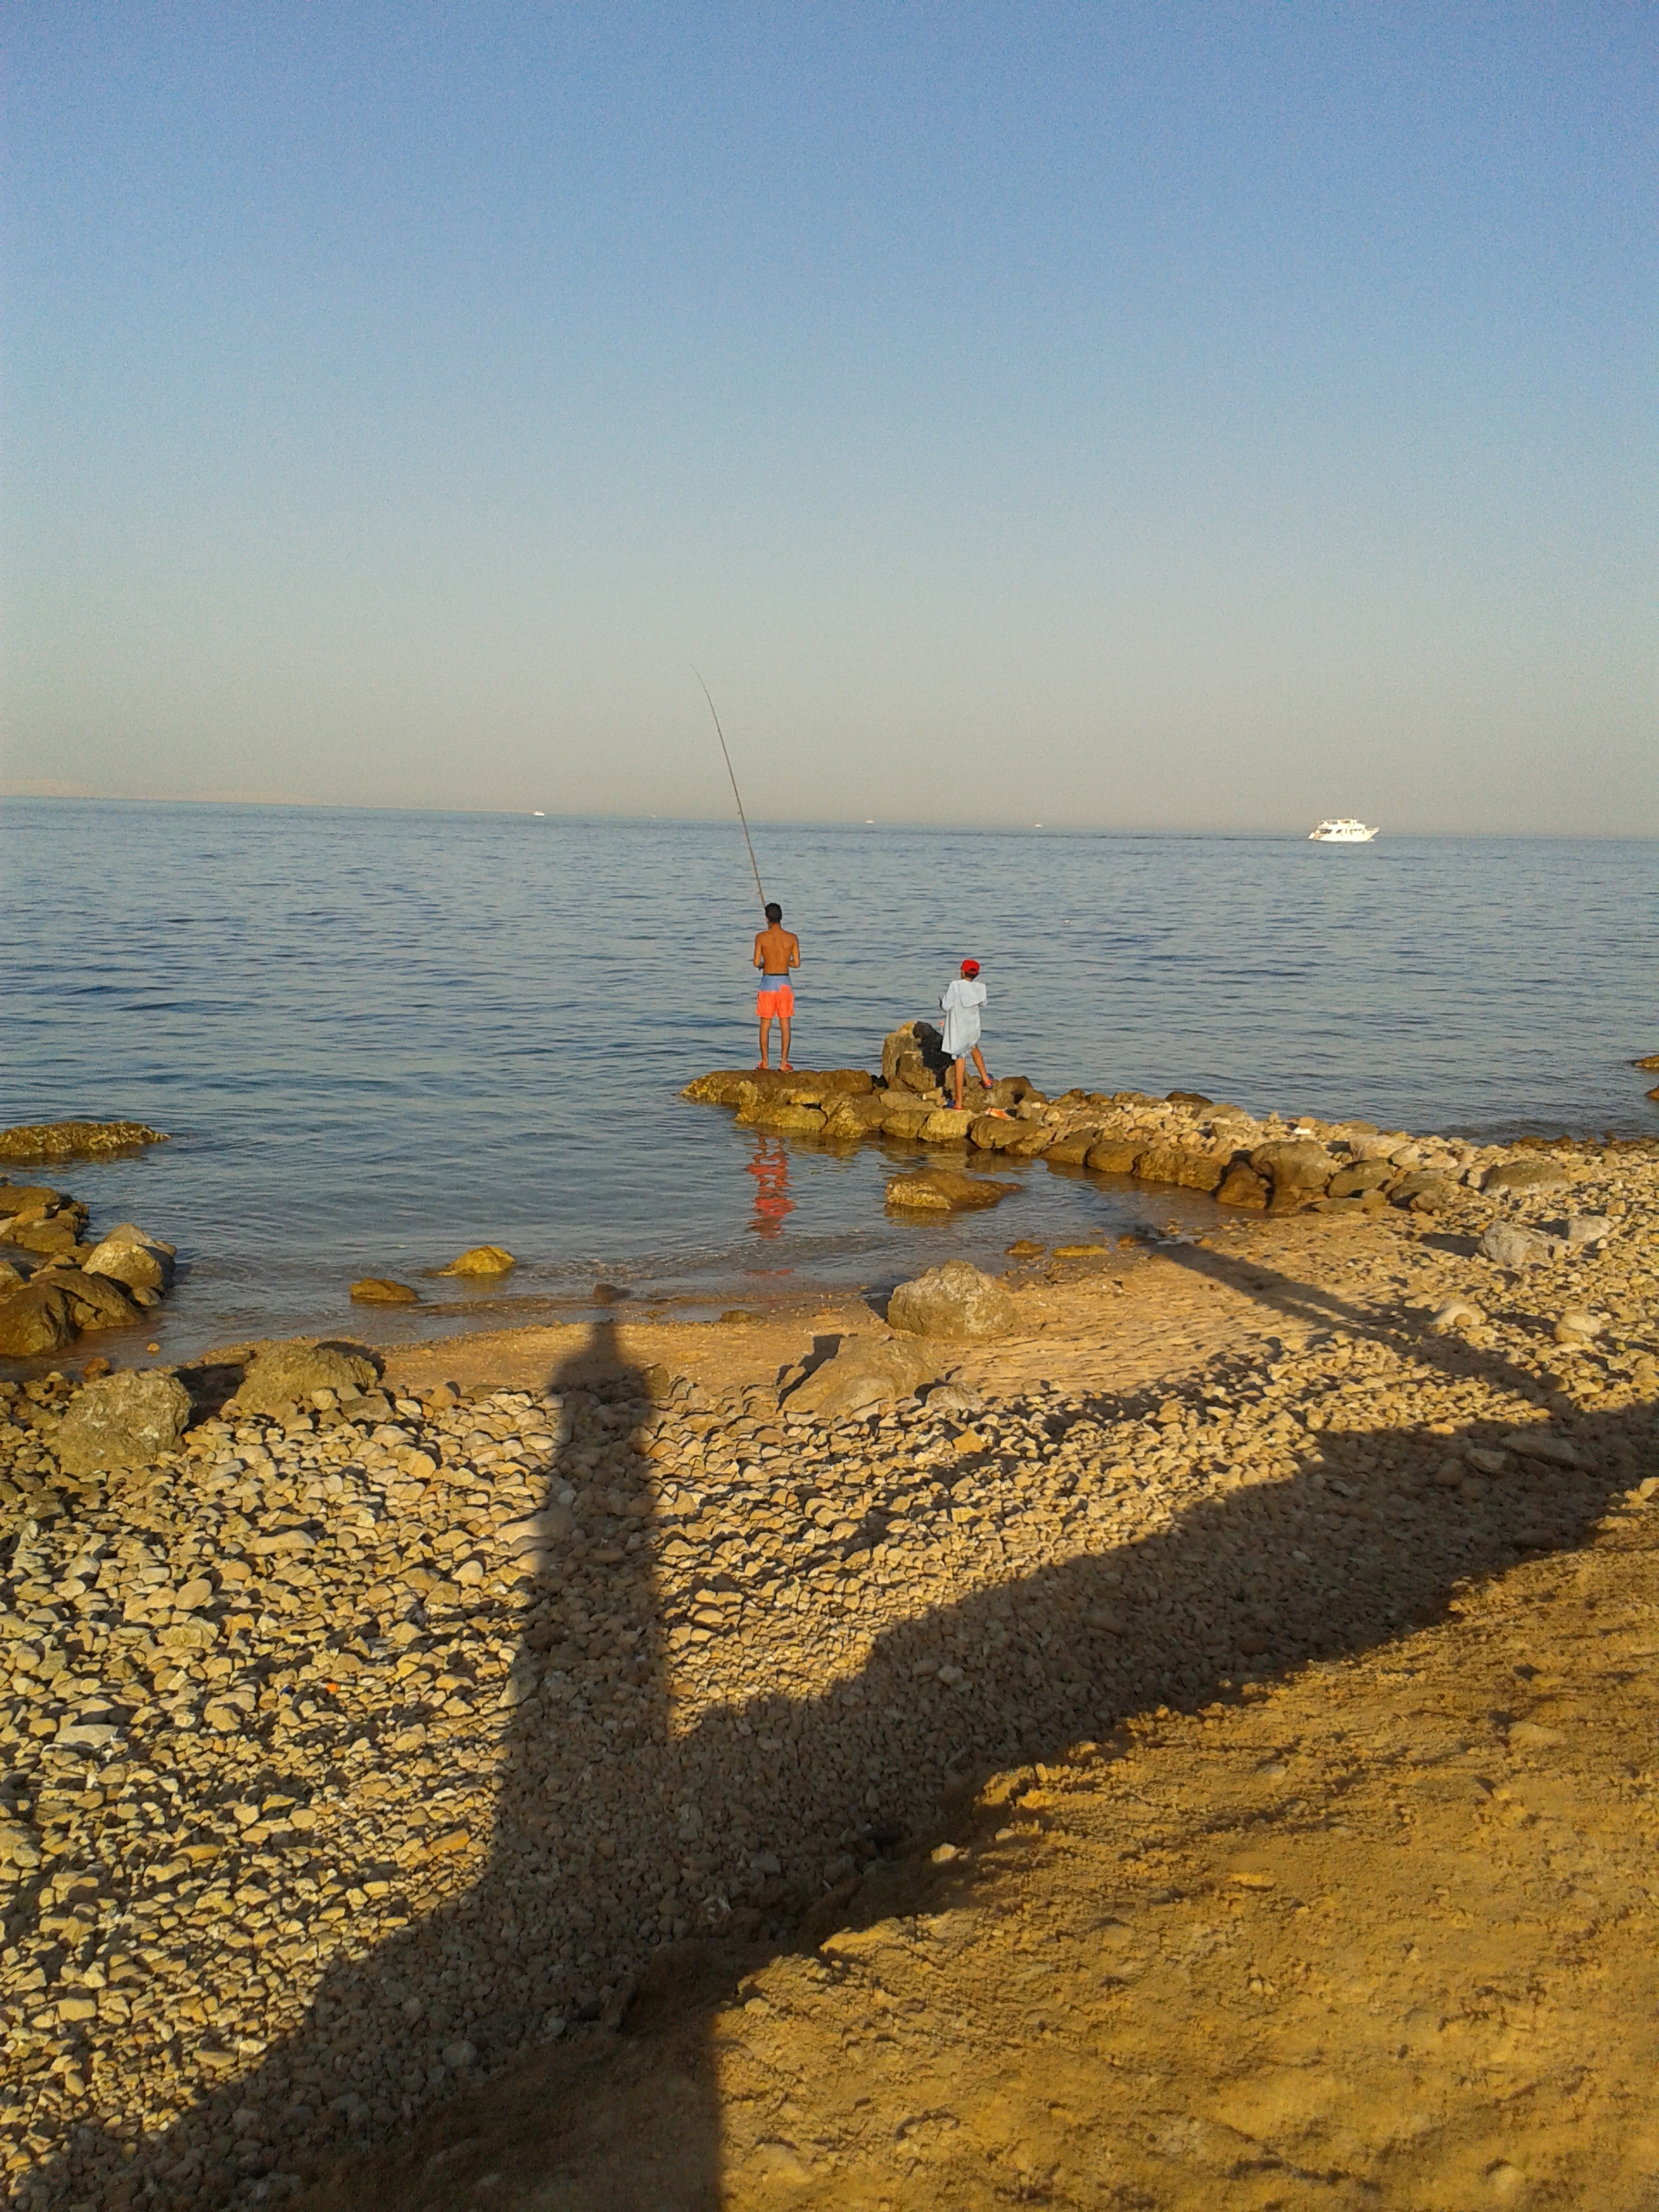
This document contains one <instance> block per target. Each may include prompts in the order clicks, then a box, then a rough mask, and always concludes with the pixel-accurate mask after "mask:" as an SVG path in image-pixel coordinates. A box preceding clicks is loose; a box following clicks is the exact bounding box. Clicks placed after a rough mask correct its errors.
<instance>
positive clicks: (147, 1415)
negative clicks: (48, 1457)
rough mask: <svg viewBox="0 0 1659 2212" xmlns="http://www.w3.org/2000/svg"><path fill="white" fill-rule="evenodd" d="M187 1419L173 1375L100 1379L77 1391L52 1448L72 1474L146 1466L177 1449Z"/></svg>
mask: <svg viewBox="0 0 1659 2212" xmlns="http://www.w3.org/2000/svg"><path fill="white" fill-rule="evenodd" d="M189 1419H190V1393H189V1392H188V1390H187V1389H185V1387H184V1385H183V1383H181V1382H180V1380H179V1378H178V1376H176V1375H166V1374H143V1375H106V1376H104V1377H103V1378H102V1379H101V1380H100V1381H99V1382H97V1383H87V1384H86V1387H85V1389H80V1390H77V1391H76V1393H75V1395H74V1396H73V1398H72V1399H71V1400H70V1401H69V1409H68V1411H67V1413H66V1414H64V1417H63V1420H62V1421H61V1422H60V1424H59V1427H58V1433H57V1437H56V1440H55V1441H54V1445H53V1449H54V1452H56V1454H57V1458H58V1461H59V1464H60V1465H61V1466H62V1467H63V1468H64V1469H65V1471H67V1473H69V1474H72V1475H90V1474H92V1473H93V1472H94V1471H96V1470H97V1469H99V1468H110V1467H148V1466H150V1465H153V1464H154V1462H155V1461H156V1460H157V1459H160V1458H161V1456H162V1452H172V1451H174V1450H175V1449H176V1448H177V1446H178V1441H179V1439H180V1438H181V1436H182V1435H183V1434H184V1432H185V1428H186V1426H187V1424H188V1421H189Z"/></svg>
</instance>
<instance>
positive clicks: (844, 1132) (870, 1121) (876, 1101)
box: [823, 1092, 892, 1144]
mask: <svg viewBox="0 0 1659 2212" xmlns="http://www.w3.org/2000/svg"><path fill="white" fill-rule="evenodd" d="M891 1111H892V1109H891V1108H890V1107H889V1106H888V1104H887V1101H886V1100H885V1099H884V1098H877V1097H875V1096H873V1095H872V1094H870V1093H868V1092H867V1093H865V1094H864V1095H862V1096H859V1095H857V1094H855V1093H849V1092H843V1093H842V1094H841V1095H839V1096H836V1097H835V1098H833V1099H831V1100H829V1101H826V1103H825V1105H824V1109H823V1135H825V1136H826V1137H828V1138H829V1139H831V1140H832V1141H834V1142H836V1143H838V1144H855V1143H857V1141H859V1139H860V1138H861V1137H867V1136H872V1135H874V1134H875V1132H876V1131H877V1130H879V1129H880V1127H881V1124H882V1122H884V1121H885V1120H886V1119H887V1115H888V1114H889V1113H890V1112H891Z"/></svg>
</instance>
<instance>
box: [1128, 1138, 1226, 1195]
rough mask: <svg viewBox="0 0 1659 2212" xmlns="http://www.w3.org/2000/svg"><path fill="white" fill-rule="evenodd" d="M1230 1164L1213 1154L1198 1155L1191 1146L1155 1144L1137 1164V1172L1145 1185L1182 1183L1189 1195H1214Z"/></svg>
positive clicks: (1203, 1153)
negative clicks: (1206, 1192) (1212, 1193)
mask: <svg viewBox="0 0 1659 2212" xmlns="http://www.w3.org/2000/svg"><path fill="white" fill-rule="evenodd" d="M1227 1166H1228V1163H1227V1162H1226V1161H1225V1160H1218V1159H1217V1157H1216V1155H1215V1154H1213V1153H1209V1152H1196V1151H1194V1150H1193V1148H1192V1147H1191V1146H1190V1145H1183V1144H1154V1145H1148V1146H1147V1149H1146V1150H1145V1151H1144V1152H1143V1153H1142V1154H1141V1157H1140V1158H1139V1159H1138V1160H1136V1161H1135V1173H1136V1174H1137V1175H1138V1176H1139V1177H1140V1178H1141V1180H1142V1181H1143V1182H1146V1183H1179V1184H1180V1185H1182V1187H1183V1188H1184V1189H1185V1190H1189V1191H1213V1190H1215V1189H1216V1188H1217V1185H1219V1184H1220V1182H1221V1181H1222V1179H1223V1178H1224V1176H1225V1174H1226V1173H1227Z"/></svg>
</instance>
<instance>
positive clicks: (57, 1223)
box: [6, 1213, 79, 1259]
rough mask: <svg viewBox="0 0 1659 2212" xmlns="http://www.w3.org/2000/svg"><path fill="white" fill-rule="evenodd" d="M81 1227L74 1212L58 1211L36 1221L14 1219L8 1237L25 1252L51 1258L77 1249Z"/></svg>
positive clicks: (8, 1239)
mask: <svg viewBox="0 0 1659 2212" xmlns="http://www.w3.org/2000/svg"><path fill="white" fill-rule="evenodd" d="M78 1231H79V1223H78V1222H77V1221H76V1219H75V1217H74V1216H73V1214H72V1213H56V1214H51V1215H48V1216H47V1217H45V1218H43V1219H41V1220H36V1221H18V1220H16V1219H14V1221H13V1222H12V1224H11V1226H10V1228H9V1229H8V1230H7V1231H6V1239H7V1242H8V1243H12V1244H16V1245H17V1246H19V1247H20V1248H21V1249H22V1250H23V1251H25V1252H38V1253H39V1254H40V1255H41V1258H42V1259H51V1258H54V1257H59V1256H62V1255H67V1254H68V1253H71V1252H73V1251H74V1250H75V1249H76V1246H77V1244H78V1243H79V1235H78Z"/></svg>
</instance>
